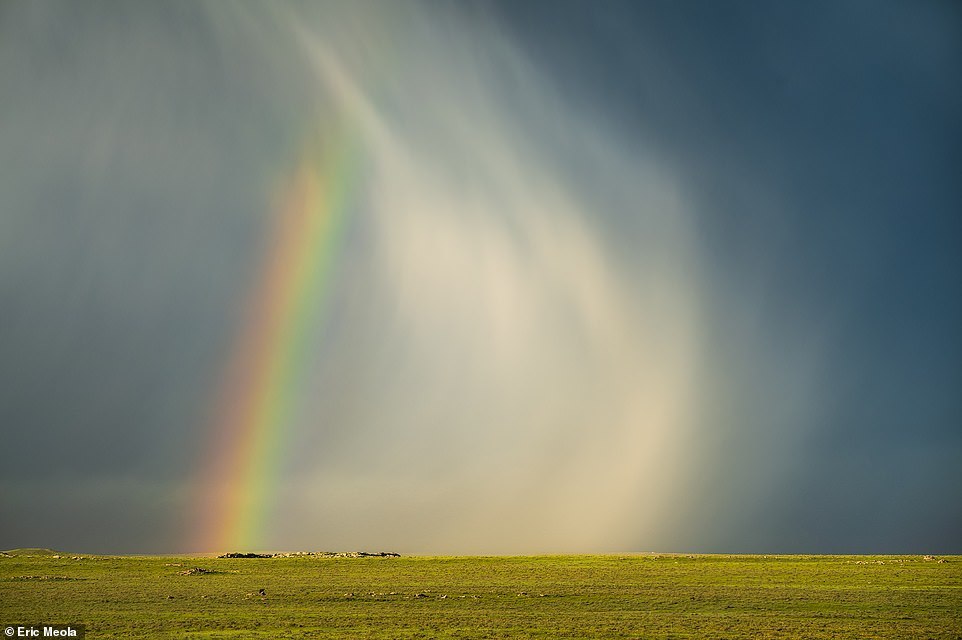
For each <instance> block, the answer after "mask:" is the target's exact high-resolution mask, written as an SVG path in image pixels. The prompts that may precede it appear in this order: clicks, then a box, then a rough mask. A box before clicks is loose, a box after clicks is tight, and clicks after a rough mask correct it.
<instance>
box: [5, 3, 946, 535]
mask: <svg viewBox="0 0 962 640" xmlns="http://www.w3.org/2000/svg"><path fill="white" fill-rule="evenodd" d="M959 77H962V10H960V8H959V6H958V5H957V4H955V3H951V2H934V1H922V2H912V3H907V2H888V1H873V2H857V1H854V0H845V1H843V2H822V1H816V2H794V1H791V2H779V3H769V2H761V1H752V2H747V1H733V2H726V3H715V2H694V1H685V2H667V1H664V2H662V1H652V2H615V1H613V0H605V1H603V2H594V3H586V2H575V1H567V0H561V1H556V2H534V1H524V2H517V1H510V2H508V1H506V2H494V1H492V2H446V1H429V2H428V1H426V2H414V1H404V2H358V3H354V2H350V3H348V2H331V3H293V2H292V3H288V2H272V3H256V2H236V3H219V2H176V1H175V2H165V3H150V2H125V3H110V2H88V3H82V4H80V3H73V2H67V1H56V2H55V1H50V0H40V1H37V2H3V3H0V437H2V442H3V445H2V464H0V548H15V547H51V548H57V549H64V550H69V551H76V552H91V553H186V552H223V551H249V550H277V551H281V550H287V551H291V550H314V551H320V550H367V551H396V552H401V553H414V554H495V553H497V554H500V553H505V554H516V553H563V552H579V553H581V552H583V553H588V552H592V553H593V552H628V551H639V552H642V551H658V552H706V553H962V546H960V545H962V464H960V461H962V243H960V239H962V215H960V212H962V181H960V180H959V176H960V175H962V119H960V117H959V114H960V113H962V85H960V83H959V82H958V78H959Z"/></svg>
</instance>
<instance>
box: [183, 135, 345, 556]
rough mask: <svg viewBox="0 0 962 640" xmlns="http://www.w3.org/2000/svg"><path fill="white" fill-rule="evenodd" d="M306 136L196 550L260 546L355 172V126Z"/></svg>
mask: <svg viewBox="0 0 962 640" xmlns="http://www.w3.org/2000/svg"><path fill="white" fill-rule="evenodd" d="M309 139H310V142H309V143H308V144H306V145H304V148H303V150H302V152H301V154H300V159H299V161H298V162H297V164H296V169H295V170H294V171H293V172H291V173H290V174H289V175H288V176H287V177H286V178H285V179H284V180H283V181H282V185H281V188H280V189H279V190H278V196H279V197H278V198H277V204H276V206H274V207H273V215H272V221H271V222H272V227H273V228H272V234H271V242H270V245H269V247H268V249H267V252H266V256H265V260H264V262H263V265H262V266H261V268H260V271H259V273H258V277H257V278H256V281H255V282H254V284H253V286H252V289H251V293H250V295H249V298H248V301H247V305H246V308H245V311H244V314H243V319H242V323H241V328H240V331H239V333H238V335H237V337H236V339H235V342H234V346H233V349H232V352H231V356H230V358H229V359H228V364H227V367H226V370H225V372H224V373H223V375H222V379H221V383H220V385H219V388H218V391H217V393H216V398H215V400H214V401H213V408H212V410H211V411H210V415H211V416H212V417H211V418H210V419H209V420H208V423H209V425H208V427H207V430H208V432H209V434H210V443H209V448H208V450H207V454H206V455H205V456H203V458H202V460H201V471H200V474H199V478H200V480H199V482H200V487H199V488H198V491H197V495H198V501H197V504H196V511H195V514H194V519H193V521H192V523H191V525H190V526H191V531H192V532H193V533H192V535H191V538H192V540H191V542H190V547H191V548H192V550H196V551H216V550H225V549H226V550H229V551H234V550H250V549H252V548H256V547H258V546H259V545H262V544H263V534H264V531H263V528H264V524H265V522H266V521H267V520H268V518H269V517H270V504H271V499H272V498H273V496H274V493H275V489H276V482H277V477H278V473H279V470H280V469H279V467H280V465H281V464H282V461H283V454H284V451H285V446H286V444H287V441H288V440H289V437H288V434H289V431H290V425H291V423H292V421H293V420H294V419H295V418H296V416H297V411H298V409H299V399H300V398H299V396H300V393H299V388H300V386H301V385H302V383H303V381H304V380H303V379H304V377H305V376H304V374H305V369H306V365H307V364H308V362H309V361H310V351H311V347H312V344H313V340H314V339H315V338H316V337H317V336H318V333H319V330H320V327H321V325H322V323H323V312H324V307H325V302H326V299H327V297H328V292H329V290H330V279H331V272H332V271H333V268H334V265H335V263H336V259H337V254H338V248H339V243H340V239H341V238H342V236H343V229H344V227H345V221H346V218H347V216H348V212H349V210H350V208H351V203H350V196H351V194H352V192H353V190H354V183H355V182H356V178H357V173H358V171H357V167H358V164H359V163H358V157H357V156H358V147H359V145H358V144H357V140H356V136H353V137H352V135H351V134H350V129H349V128H348V127H345V126H341V127H338V128H336V129H334V130H331V129H326V130H322V131H321V132H320V133H318V134H316V135H312V136H309Z"/></svg>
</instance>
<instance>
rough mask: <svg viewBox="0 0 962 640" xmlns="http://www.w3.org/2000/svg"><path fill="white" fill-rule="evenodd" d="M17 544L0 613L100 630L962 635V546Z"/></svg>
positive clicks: (2, 560) (3, 575)
mask: <svg viewBox="0 0 962 640" xmlns="http://www.w3.org/2000/svg"><path fill="white" fill-rule="evenodd" d="M31 551H36V552H35V553H31ZM8 553H11V552H8ZM12 553H13V555H12V557H0V623H2V624H3V626H6V624H10V623H16V622H27V623H30V622H62V623H84V624H86V626H87V629H88V636H87V637H89V638H165V637H177V638H181V637H190V638H257V637H262V638H752V639H755V638H859V639H867V638H893V639H894V638H898V639H900V640H901V639H909V638H952V639H960V638H962V558H960V557H957V556H954V557H953V556H950V557H945V558H944V561H943V562H938V561H937V560H936V559H931V560H925V559H923V558H922V557H920V556H683V555H630V556H545V557H455V558H448V557H438V558H427V557H403V558H311V557H307V558H271V559H229V560H228V559H216V558H201V557H176V558H168V557H152V556H150V557H116V556H73V555H64V554H57V553H56V552H50V553H43V552H41V551H39V550H16V551H15V552H12ZM57 555H59V556H60V557H59V558H58V557H55V556H57ZM192 567H200V568H203V569H208V570H210V571H211V573H198V572H195V573H193V574H190V575H183V574H182V573H181V572H185V571H187V570H189V569H190V568H192ZM260 589H264V590H265V591H266V596H261V595H259V594H258V591H259V590H260Z"/></svg>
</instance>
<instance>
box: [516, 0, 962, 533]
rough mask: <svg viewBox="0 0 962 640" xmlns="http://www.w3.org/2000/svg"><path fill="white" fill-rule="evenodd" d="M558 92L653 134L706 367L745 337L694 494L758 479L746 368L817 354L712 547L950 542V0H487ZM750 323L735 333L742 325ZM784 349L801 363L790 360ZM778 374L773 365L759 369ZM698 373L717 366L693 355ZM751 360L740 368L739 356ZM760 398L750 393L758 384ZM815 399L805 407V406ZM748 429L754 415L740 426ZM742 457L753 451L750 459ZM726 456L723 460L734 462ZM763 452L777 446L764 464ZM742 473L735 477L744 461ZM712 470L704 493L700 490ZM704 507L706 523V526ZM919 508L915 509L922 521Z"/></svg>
mask: <svg viewBox="0 0 962 640" xmlns="http://www.w3.org/2000/svg"><path fill="white" fill-rule="evenodd" d="M501 7H502V10H503V13H504V15H505V16H506V18H505V23H506V24H507V25H508V26H509V28H512V29H513V32H514V33H516V34H518V35H519V36H522V39H523V41H524V42H525V44H526V46H527V49H528V50H529V51H531V53H532V55H533V56H534V57H535V59H537V60H539V61H540V62H541V64H542V67H543V68H544V69H546V70H547V71H548V72H549V73H550V74H551V76H552V77H553V78H555V80H556V82H557V84H558V86H560V87H561V89H562V90H563V91H565V92H566V95H567V96H568V97H569V98H570V99H571V100H572V101H577V102H580V103H583V104H586V105H587V107H588V108H590V109H591V110H592V111H593V113H595V114H596V116H597V117H598V118H599V119H602V120H603V121H605V122H607V123H609V126H611V127H613V128H615V129H616V130H618V131H619V132H621V133H622V135H625V136H627V137H628V138H630V139H632V140H634V144H646V143H649V142H650V141H656V144H657V145H658V148H659V149H660V152H661V154H660V155H661V157H662V158H663V159H664V160H665V161H666V162H669V163H670V164H671V165H672V166H673V167H674V168H676V169H677V170H678V172H679V175H680V176H682V177H683V180H684V187H683V188H684V189H685V192H686V193H687V194H688V195H689V196H691V197H693V198H694V199H695V200H696V201H697V205H696V207H695V209H696V211H697V219H698V223H697V224H698V228H699V238H700V241H701V244H702V247H703V253H702V255H703V256H704V258H705V260H707V262H708V263H709V264H710V265H711V268H712V269H713V270H714V273H715V279H716V286H715V297H716V298H717V299H716V300H715V301H714V304H713V308H714V312H713V321H712V327H711V329H710V331H711V335H710V338H709V339H708V341H709V342H710V343H711V345H713V346H712V347H711V349H712V350H713V351H714V352H715V354H716V358H717V361H718V362H724V363H728V364H733V363H737V362H739V360H741V358H740V354H739V349H740V348H741V347H740V345H741V346H743V345H744V344H745V343H746V341H748V342H752V343H759V344H763V345H765V348H766V349H768V350H770V353H771V355H772V359H773V364H774V365H775V369H773V370H772V371H770V372H768V373H764V372H762V375H761V376H758V377H757V378H756V379H755V380H753V382H751V383H750V384H749V385H748V386H747V387H746V388H743V389H740V390H739V389H735V390H732V391H731V392H730V393H729V394H728V395H727V398H726V402H727V403H729V404H732V403H734V404H735V405H736V406H730V407H729V409H728V410H727V411H726V410H724V409H723V410H722V411H720V412H719V413H718V414H717V415H716V416H714V419H713V420H710V424H705V425H704V429H705V430H706V431H721V432H722V433H723V434H724V435H722V436H718V437H717V438H716V439H712V440H711V441H712V442H713V443H714V444H715V446H718V447H719V449H718V451H717V452H716V453H717V459H716V463H715V466H716V468H715V469H714V470H706V482H705V484H704V486H703V487H702V488H703V490H704V494H703V495H702V498H701V499H700V500H698V502H697V506H698V508H699V509H701V508H706V509H707V512H709V513H713V511H714V510H713V509H712V508H711V507H710V506H709V505H710V503H716V504H720V505H722V506H721V507H720V509H718V511H721V512H722V513H718V514H714V513H713V517H714V518H715V519H716V522H717V519H719V518H720V519H722V520H724V519H725V518H726V516H725V515H724V512H725V511H727V510H729V509H732V510H733V511H735V512H740V511H741V508H740V506H739V505H741V507H744V506H748V505H746V501H745V500H743V499H741V498H740V495H742V494H743V492H744V491H745V490H746V487H749V486H752V485H757V484H759V483H762V482H764V480H763V478H766V477H767V474H764V473H752V470H753V469H756V468H761V467H763V466H764V465H765V464H766V463H765V462H762V461H760V460H759V459H760V458H764V457H766V456H768V455H770V450H769V449H768V448H767V447H756V446H755V442H754V440H755V438H757V436H758V433H763V432H770V431H777V430H778V429H779V428H780V423H782V422H784V420H785V419H786V417H787V416H786V415H784V414H783V413H782V414H780V413H779V412H776V414H775V415H766V412H765V410H760V407H761V406H764V405H765V404H766V403H765V402H764V399H763V398H759V396H762V397H764V396H766V395H768V393H769V391H767V390H766V383H765V379H766V378H767V379H768V380H771V379H772V378H771V377H770V376H769V374H770V375H771V376H774V379H779V378H780V377H782V376H784V370H791V369H793V368H795V367H797V366H798V363H797V362H796V361H795V360H794V359H793V357H792V354H791V353H788V352H784V353H780V351H783V350H784V348H785V346H786V344H788V342H789V341H788V340H786V337H787V336H789V335H790V334H791V332H792V331H794V330H796V329H798V328H801V329H802V331H806V330H807V331H809V332H811V333H812V334H814V335H818V336H819V337H818V338H817V340H815V341H814V343H813V345H812V348H814V349H818V350H820V351H821V352H822V355H821V356H820V357H821V361H820V363H819V365H818V374H817V377H818V378H819V384H818V393H817V394H815V395H814V396H813V397H812V398H811V402H814V403H817V404H818V407H817V411H816V412H815V413H814V414H813V416H812V418H813V421H812V423H811V424H808V425H804V426H802V427H801V428H804V429H807V430H809V431H810V433H809V434H808V436H807V437H806V438H805V439H804V441H803V442H801V443H799V444H798V446H797V447H793V448H792V450H791V452H790V453H789V454H788V455H789V456H790V458H794V459H795V462H794V463H792V462H791V461H785V463H787V464H790V465H791V466H793V467H794V471H793V473H791V474H790V475H788V476H786V477H785V478H784V479H783V482H784V486H782V487H780V488H778V489H774V490H769V491H770V495H768V496H767V497H765V498H763V499H759V500H757V501H755V502H754V504H750V506H749V508H748V511H747V512H743V513H741V515H742V519H741V520H739V521H737V522H733V523H731V524H730V528H729V532H728V534H727V535H720V536H719V539H718V540H717V541H713V542H710V543H703V542H700V541H699V540H697V537H691V538H685V539H686V540H688V541H690V542H688V544H691V545H693V546H695V547H700V548H704V549H711V550H722V549H741V550H750V549H760V548H766V549H771V550H786V551H787V550H793V549H795V550H801V549H810V550H819V551H831V550H839V551H863V552H868V551H896V550H913V549H917V548H918V547H919V546H920V545H931V546H932V547H933V548H938V549H944V550H948V549H954V548H955V544H956V542H955V541H957V540H958V539H959V537H960V534H962V513H960V510H959V509H958V508H955V507H952V506H951V505H954V504H958V503H959V502H960V494H959V489H958V487H960V486H962V482H960V480H962V475H960V472H959V471H958V468H957V465H955V464H953V463H952V459H953V458H958V455H959V453H960V451H962V394H959V392H958V390H959V389H960V388H962V331H960V330H959V328H958V327H960V326H962V252H960V251H959V244H958V240H959V238H960V237H962V218H960V216H959V211H960V204H962V187H960V182H959V180H958V178H957V176H958V175H959V174H960V169H962V125H960V120H959V118H958V117H957V114H958V113H959V112H960V110H962V87H960V85H959V84H958V82H956V81H955V78H957V77H958V75H959V73H960V71H962V69H960V60H962V36H960V33H962V29H960V27H962V12H960V11H959V10H958V7H957V6H954V5H952V4H951V3H936V2H931V3H928V2H923V3H914V4H912V5H906V4H901V3H858V2H855V3H776V4H771V3H757V2H742V3H722V4H719V3H643V4H639V3H604V4H603V5H602V6H599V7H595V8H593V9H591V10H589V9H587V8H586V7H584V6H582V5H580V4H579V3H553V4H552V6H551V7H550V9H549V8H547V7H545V6H544V5H539V4H525V3H505V4H504V5H502V6H501ZM746 330H747V331H749V332H750V334H751V335H749V336H745V335H743V334H744V332H745V331H746ZM803 366H805V365H803ZM779 369H780V370H779ZM714 373H715V374H717V373H718V372H717V371H715V372H714ZM756 373H758V372H756ZM760 400H761V401H760ZM816 416H817V417H816ZM752 423H755V424H752ZM752 452H754V454H755V455H753V453H752ZM736 460H737V461H738V464H732V462H733V461H736ZM779 464H782V462H780V463H779ZM746 470H747V471H746ZM712 487H714V488H712ZM707 520H710V518H706V521H707ZM921 523H924V524H921Z"/></svg>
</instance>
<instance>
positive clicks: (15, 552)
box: [0, 547, 61, 558]
mask: <svg viewBox="0 0 962 640" xmlns="http://www.w3.org/2000/svg"><path fill="white" fill-rule="evenodd" d="M56 555H61V552H60V551H54V550H53V549H43V548H40V547H29V548H25V549H8V550H7V551H0V556H2V557H4V558H12V557H13V556H56Z"/></svg>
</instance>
